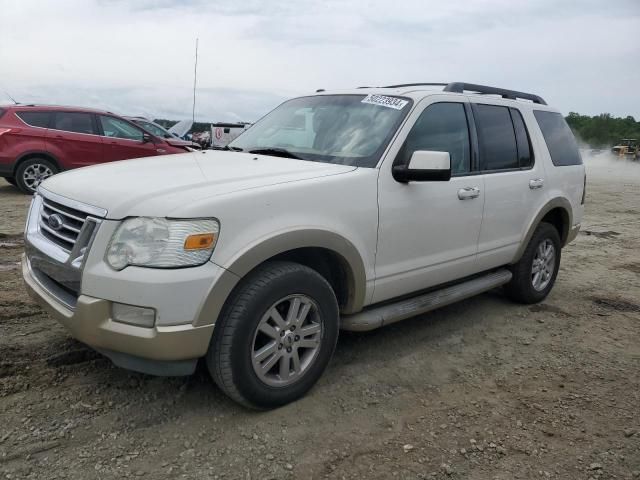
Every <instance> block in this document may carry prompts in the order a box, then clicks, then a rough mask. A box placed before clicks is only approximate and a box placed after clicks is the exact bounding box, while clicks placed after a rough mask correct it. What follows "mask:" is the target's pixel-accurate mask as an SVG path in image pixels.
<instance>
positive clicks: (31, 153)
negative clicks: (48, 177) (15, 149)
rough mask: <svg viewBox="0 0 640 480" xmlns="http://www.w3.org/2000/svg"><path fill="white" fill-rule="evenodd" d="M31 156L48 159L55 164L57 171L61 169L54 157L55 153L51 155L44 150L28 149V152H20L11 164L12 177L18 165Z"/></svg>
mask: <svg viewBox="0 0 640 480" xmlns="http://www.w3.org/2000/svg"><path fill="white" fill-rule="evenodd" d="M31 158H44V159H45V160H49V161H50V162H52V163H53V164H54V165H55V166H56V168H57V169H58V172H61V171H62V168H61V167H60V162H59V161H58V159H57V158H56V157H55V155H52V154H51V153H49V152H47V151H44V150H30V151H28V152H24V153H22V154H21V155H20V156H19V157H18V158H17V159H16V161H15V162H14V164H13V176H14V177H15V176H16V173H17V172H18V168H19V167H20V165H21V164H22V163H24V162H26V161H27V160H29V159H31Z"/></svg>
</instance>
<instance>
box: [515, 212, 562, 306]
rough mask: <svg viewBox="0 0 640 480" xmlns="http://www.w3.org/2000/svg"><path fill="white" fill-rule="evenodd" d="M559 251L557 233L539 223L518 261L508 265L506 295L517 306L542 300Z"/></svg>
mask: <svg viewBox="0 0 640 480" xmlns="http://www.w3.org/2000/svg"><path fill="white" fill-rule="evenodd" d="M560 248H561V247H560V234H559V233H558V230H556V228H555V227H554V226H553V225H551V224H549V223H545V222H542V223H540V225H538V227H537V228H536V230H535V232H533V235H532V236H531V240H529V244H528V245H527V248H526V249H525V251H524V253H523V254H522V257H521V258H520V260H519V261H518V262H517V263H515V264H514V265H512V266H511V272H512V273H513V278H512V279H511V281H510V282H509V283H508V284H507V285H506V286H505V290H506V292H507V295H508V296H509V297H510V298H511V299H513V300H515V301H517V302H520V303H537V302H540V301H542V300H544V299H545V298H546V297H547V295H549V292H550V291H551V289H552V288H553V285H554V283H555V281H556V277H557V275H558V269H559V268H560V254H561V249H560Z"/></svg>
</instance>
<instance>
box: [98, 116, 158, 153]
mask: <svg viewBox="0 0 640 480" xmlns="http://www.w3.org/2000/svg"><path fill="white" fill-rule="evenodd" d="M98 118H99V124H100V128H101V129H102V133H103V135H104V137H103V138H104V144H105V157H106V161H108V162H111V161H115V160H128V159H130V158H140V157H149V156H152V155H161V154H163V153H166V151H165V150H164V149H163V148H162V147H161V146H160V145H156V144H155V143H154V142H153V141H152V140H149V141H147V140H145V136H144V133H145V132H144V131H143V130H142V129H141V128H139V127H137V126H135V125H133V124H132V123H129V122H127V121H126V120H123V119H121V118H117V117H112V116H110V115H99V116H98Z"/></svg>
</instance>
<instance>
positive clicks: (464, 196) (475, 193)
mask: <svg viewBox="0 0 640 480" xmlns="http://www.w3.org/2000/svg"><path fill="white" fill-rule="evenodd" d="M479 196H480V189H479V188H478V187H465V188H461V189H460V190H458V198H459V199H460V200H470V199H472V198H477V197H479Z"/></svg>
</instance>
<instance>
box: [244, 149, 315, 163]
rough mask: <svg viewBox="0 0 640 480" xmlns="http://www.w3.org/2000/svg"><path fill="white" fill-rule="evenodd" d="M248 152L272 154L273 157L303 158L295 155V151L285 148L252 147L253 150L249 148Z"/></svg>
mask: <svg viewBox="0 0 640 480" xmlns="http://www.w3.org/2000/svg"><path fill="white" fill-rule="evenodd" d="M249 153H258V154H262V155H272V156H274V157H285V158H295V159H296V160H303V158H301V157H299V156H297V155H296V154H295V153H292V152H290V151H289V150H287V149H285V148H275V147H270V148H254V149H253V150H249Z"/></svg>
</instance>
